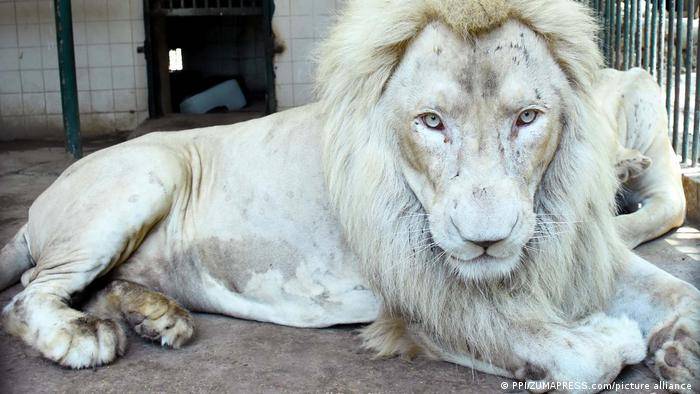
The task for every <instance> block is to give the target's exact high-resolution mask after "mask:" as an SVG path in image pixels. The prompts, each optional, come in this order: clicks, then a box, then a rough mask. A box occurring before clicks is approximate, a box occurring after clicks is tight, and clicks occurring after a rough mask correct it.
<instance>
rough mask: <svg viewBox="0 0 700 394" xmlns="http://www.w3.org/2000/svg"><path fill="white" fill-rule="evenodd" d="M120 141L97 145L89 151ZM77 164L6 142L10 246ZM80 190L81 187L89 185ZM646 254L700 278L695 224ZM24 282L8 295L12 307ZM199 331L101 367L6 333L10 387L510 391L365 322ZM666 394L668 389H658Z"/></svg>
mask: <svg viewBox="0 0 700 394" xmlns="http://www.w3.org/2000/svg"><path fill="white" fill-rule="evenodd" d="M110 143H111V142H105V143H100V144H90V145H88V146H87V147H86V149H85V151H86V153H90V152H93V151H95V150H96V149H99V148H102V147H104V146H107V145H109V144H110ZM70 163H71V160H70V158H69V157H68V156H67V155H66V154H65V153H64V150H63V147H62V146H56V145H54V146H50V145H45V144H44V145H42V144H36V143H4V144H0V244H2V245H4V243H5V242H6V241H7V240H9V238H10V237H11V236H12V235H13V234H14V233H15V232H16V230H17V229H18V228H19V227H20V225H21V224H22V223H23V222H24V221H25V220H26V215H27V209H28V207H29V205H30V204H31V203H32V201H33V200H34V199H35V198H36V196H37V195H38V194H39V193H41V191H42V190H44V188H46V187H47V186H48V185H49V184H50V183H51V182H52V181H53V180H54V179H55V178H56V177H57V176H58V175H59V174H60V173H61V171H62V170H63V169H64V168H65V167H67V166H68V165H69V164H70ZM79 192H80V191H79V190H76V193H79ZM638 253H639V254H641V255H642V256H644V257H645V258H647V259H649V260H650V261H652V262H654V263H656V264H657V265H658V266H660V267H661V268H663V269H665V270H667V271H669V272H671V273H672V274H674V275H677V276H679V277H681V278H683V279H685V280H687V281H690V282H691V283H693V284H694V285H695V286H698V285H699V284H700V263H699V262H698V260H700V232H698V231H697V230H696V229H695V228H693V227H691V226H686V227H683V228H681V229H680V230H679V231H677V232H674V233H672V234H668V235H666V236H665V237H663V238H662V239H659V240H656V241H654V242H651V243H648V244H646V245H642V246H641V247H640V248H638ZM19 290H20V286H19V285H16V286H14V287H12V288H10V289H8V290H6V291H5V292H2V293H0V305H5V304H6V303H7V302H8V301H9V300H10V298H11V297H12V296H13V295H14V294H16V293H17V292H18V291H19ZM194 316H195V319H196V330H197V332H196V335H195V338H194V340H193V341H192V342H191V343H190V344H189V345H187V346H185V347H184V348H183V349H180V350H170V349H163V348H161V347H159V346H157V345H155V344H151V343H148V342H146V341H144V340H143V339H141V338H139V337H137V336H135V335H133V334H132V335H130V337H129V348H128V350H127V353H126V355H125V356H124V357H122V358H120V359H119V360H117V361H116V362H115V363H113V364H112V365H109V366H106V367H102V368H97V369H95V370H82V371H72V370H67V369H63V368H60V367H58V366H56V365H54V364H52V363H51V362H48V361H46V360H44V359H42V358H40V357H39V355H38V354H37V353H36V352H35V351H33V350H31V349H30V348H28V347H26V346H24V345H23V344H22V343H20V342H19V341H18V340H17V339H15V338H12V337H10V336H8V335H7V334H5V333H0V392H2V393H15V392H17V393H25V392H56V391H58V392H103V393H112V392H115V393H116V392H119V393H122V392H176V393H179V392H210V391H214V392H246V393H247V392H323V393H329V392H400V393H403V392H441V393H442V392H463V393H464V392H466V393H489V392H493V393H503V392H506V391H509V392H513V391H518V390H512V385H511V386H509V389H508V390H503V389H501V384H502V382H508V384H512V383H511V382H510V381H509V380H507V379H503V378H500V377H496V376H489V375H484V374H481V373H478V372H474V371H472V370H470V369H468V368H463V367H459V366H456V365H452V364H448V363H444V362H438V361H431V360H426V359H423V358H419V359H416V360H414V361H412V362H408V361H405V360H401V359H397V358H395V359H379V360H377V359H373V358H372V354H370V353H368V352H366V351H364V350H361V349H360V347H359V345H360V341H359V339H358V338H357V336H356V333H355V329H356V328H357V327H338V328H331V329H322V330H316V329H295V328H289V327H281V326H275V325H271V324H264V323H257V322H250V321H243V320H238V319H233V318H227V317H223V316H216V315H207V314H195V315H194ZM617 381H618V382H625V383H630V382H634V383H649V384H650V385H653V384H654V383H655V380H654V377H653V375H652V374H651V372H649V371H648V370H647V369H646V368H645V367H643V366H641V365H637V366H634V367H630V368H627V369H625V370H624V371H623V373H622V375H621V376H620V377H619V378H618V380H617ZM653 391H654V392H657V393H662V392H663V390H653Z"/></svg>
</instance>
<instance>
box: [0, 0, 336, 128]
mask: <svg viewBox="0 0 700 394" xmlns="http://www.w3.org/2000/svg"><path fill="white" fill-rule="evenodd" d="M343 1H344V0H275V14H274V17H273V27H274V30H275V33H276V34H277V39H278V41H280V42H281V43H283V44H284V47H285V50H284V52H282V53H281V54H278V55H277V56H276V57H275V70H276V78H277V79H276V91H277V100H278V107H279V109H285V108H290V107H294V106H298V105H303V104H306V103H309V102H310V101H312V100H313V95H312V81H313V77H312V76H313V73H314V66H313V63H312V60H311V51H312V50H313V49H314V48H315V47H316V46H317V45H318V44H319V42H320V41H321V40H322V39H323V38H325V36H326V34H327V31H328V29H329V27H330V25H331V23H332V21H333V19H334V14H335V12H336V10H337V9H338V8H339V7H340V5H341V4H342V2H343ZM142 4H143V1H142V0H72V5H73V29H74V31H73V33H74V40H75V60H76V67H77V79H78V81H77V82H78V101H79V105H80V112H81V129H82V132H83V135H84V136H96V135H103V134H107V133H110V132H113V131H117V130H131V129H133V128H134V127H136V126H137V125H138V124H139V123H140V122H142V121H143V120H145V119H146V118H147V117H148V102H147V101H148V92H147V79H146V63H145V57H144V55H143V54H140V53H137V50H136V48H137V47H138V46H141V45H142V44H143V41H144V23H143V8H142ZM62 135H63V124H62V117H61V94H60V85H59V75H58V61H57V54H56V28H55V20H54V13H53V1H52V0H0V140H2V139H15V138H37V137H38V138H46V137H49V138H56V139H60V138H62Z"/></svg>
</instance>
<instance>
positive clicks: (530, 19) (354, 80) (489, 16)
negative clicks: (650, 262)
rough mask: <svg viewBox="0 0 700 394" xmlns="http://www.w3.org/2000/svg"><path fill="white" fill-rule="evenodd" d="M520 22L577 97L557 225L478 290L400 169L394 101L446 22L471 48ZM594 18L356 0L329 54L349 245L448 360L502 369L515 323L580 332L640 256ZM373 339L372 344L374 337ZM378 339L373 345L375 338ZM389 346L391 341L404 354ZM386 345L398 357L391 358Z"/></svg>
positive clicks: (575, 6) (451, 1) (565, 10)
mask: <svg viewBox="0 0 700 394" xmlns="http://www.w3.org/2000/svg"><path fill="white" fill-rule="evenodd" d="M509 19H514V20H517V21H519V22H520V23H522V24H524V25H526V26H528V27H529V28H530V29H532V30H533V31H534V32H535V33H537V34H539V35H540V36H541V37H543V39H544V40H545V42H547V44H548V46H549V48H550V51H551V53H552V55H553V57H554V58H555V60H556V61H557V62H558V64H559V66H560V67H561V69H562V70H563V72H564V73H565V74H566V76H567V77H568V81H569V83H570V85H571V87H572V89H573V91H574V95H573V97H568V98H566V100H565V101H566V103H567V108H566V109H565V111H564V112H565V114H566V115H565V119H564V124H565V128H564V130H563V131H562V134H561V139H560V141H559V145H558V148H557V152H556V154H555V157H554V159H553V160H552V162H551V163H550V165H549V167H548V169H547V170H546V172H545V174H544V176H543V179H542V181H541V183H540V185H539V188H538V191H537V192H536V195H535V210H536V213H537V214H539V215H542V216H541V217H544V218H546V220H542V221H540V222H539V223H538V225H537V226H538V230H539V231H540V232H545V233H547V234H549V235H550V236H549V237H546V238H544V239H540V240H537V241H536V240H532V241H531V242H530V243H529V244H528V247H527V248H526V251H525V252H524V253H523V256H522V261H521V265H520V266H519V267H518V269H517V270H515V271H514V272H513V273H512V275H510V276H509V277H505V278H501V279H499V280H483V281H473V282H465V281H464V280H463V279H460V278H459V277H458V276H457V275H455V273H454V272H451V271H450V268H449V266H448V264H445V263H443V261H442V258H443V257H441V253H440V251H439V250H435V249H434V248H427V247H426V242H427V241H426V234H428V233H427V231H428V230H427V228H428V227H427V223H426V218H425V216H424V211H423V208H422V206H421V204H420V203H419V202H418V200H417V198H416V197H415V196H414V194H413V192H412V191H411V189H410V188H409V187H408V185H407V183H406V181H405V180H404V178H403V176H402V173H401V171H400V169H399V165H398V163H399V154H400V153H399V149H398V143H397V139H396V132H395V125H392V124H387V122H386V120H385V119H386V118H388V117H387V116H385V115H384V114H383V113H382V105H381V101H382V92H383V89H384V86H385V85H386V83H387V81H388V80H389V79H390V78H391V76H392V73H393V71H394V69H395V68H396V67H397V65H398V64H399V62H400V61H401V58H402V56H403V53H404V51H405V49H406V48H407V46H408V44H409V43H410V41H411V40H412V39H413V38H414V37H416V36H417V35H418V34H419V33H420V32H421V30H422V29H423V28H424V27H425V26H426V25H427V24H428V23H431V22H433V21H440V22H442V23H444V24H445V25H446V26H448V27H450V28H451V29H453V30H454V31H455V32H456V33H458V34H460V35H461V36H463V37H465V38H466V39H469V38H470V37H474V36H477V35H479V34H481V33H484V32H486V31H489V30H492V29H494V28H496V27H498V26H500V25H501V24H503V23H504V22H505V21H507V20H509ZM596 30H597V25H596V23H595V20H594V18H593V17H592V16H591V14H590V11H589V10H588V9H587V8H585V7H584V6H582V5H580V4H579V3H576V2H574V1H566V0H508V1H505V0H494V1H485V0H469V1H457V0H382V1H378V0H355V1H350V2H349V4H348V5H347V7H346V9H345V10H344V12H343V13H342V14H341V17H340V18H339V23H338V24H337V25H336V27H335V28H334V29H333V30H332V32H331V35H330V38H329V39H328V40H327V41H326V42H325V43H324V44H323V46H322V47H321V50H320V52H319V55H320V57H319V58H320V61H319V68H318V79H317V85H316V88H317V94H318V96H319V99H320V106H321V110H322V118H323V119H322V120H323V122H324V127H325V130H326V134H325V136H324V138H325V141H324V148H323V149H324V152H323V158H324V171H325V175H326V182H327V186H328V189H329V192H330V196H331V200H332V203H333V204H334V207H335V209H336V211H337V214H338V216H339V219H340V221H341V223H342V225H343V230H344V232H345V236H346V238H347V240H348V242H349V244H350V245H351V247H352V248H353V249H354V251H355V252H356V253H357V254H358V255H359V258H360V264H361V270H362V272H363V274H364V275H365V277H366V279H367V280H368V281H369V283H370V286H371V287H372V288H373V290H374V291H375V292H376V293H377V294H378V295H379V296H380V297H381V299H382V301H383V306H384V314H385V316H389V317H395V318H398V319H401V320H402V321H404V322H407V323H410V324H419V325H420V326H421V328H422V331H423V332H426V333H428V335H430V336H431V338H432V339H433V340H435V341H436V342H437V343H440V345H441V346H442V347H443V348H444V349H448V350H450V351H455V352H470V353H472V354H479V355H480V356H481V357H488V358H489V359H491V360H494V359H495V358H496V357H497V355H498V354H499V353H501V352H499V351H498V349H502V347H503V346H508V345H507V338H508V337H509V335H508V333H507V332H506V331H505V330H507V327H512V324H510V322H520V323H522V322H530V321H531V322H533V323H534V322H537V321H548V322H562V323H564V322H566V321H569V320H572V319H577V318H580V317H583V316H585V315H586V314H587V313H590V312H591V311H593V310H596V309H600V308H602V307H603V306H604V304H605V302H606V300H607V299H608V297H609V296H610V293H611V288H612V282H613V278H614V276H615V272H616V271H617V270H618V269H619V267H620V265H621V264H622V262H623V261H624V259H625V256H626V253H627V252H626V250H625V249H624V247H623V246H622V243H621V242H620V240H619V237H618V235H617V233H616V232H615V228H614V226H613V223H612V217H613V214H612V211H613V208H614V195H615V191H616V188H617V182H616V179H615V176H614V173H613V168H612V166H611V165H610V163H611V162H612V155H613V153H614V152H613V151H612V145H614V144H610V143H609V141H611V140H612V137H611V136H610V134H609V133H610V131H609V129H606V128H605V127H602V125H601V122H599V121H598V119H597V115H596V111H595V110H594V106H593V104H592V101H591V98H590V92H589V88H590V86H591V81H592V78H593V76H594V73H595V71H596V70H597V69H598V68H599V67H600V65H601V56H600V53H599V50H598V47H597V42H596V40H595V38H594V37H595V33H596ZM370 336H371V334H370ZM370 340H371V338H370ZM391 346H392V345H391V344H388V343H381V344H379V343H377V344H374V347H375V348H377V347H379V348H380V349H379V350H380V352H382V353H392V352H394V351H395V350H396V349H390V347H391ZM382 347H387V348H386V349H382Z"/></svg>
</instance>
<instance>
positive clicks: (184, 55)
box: [144, 0, 276, 118]
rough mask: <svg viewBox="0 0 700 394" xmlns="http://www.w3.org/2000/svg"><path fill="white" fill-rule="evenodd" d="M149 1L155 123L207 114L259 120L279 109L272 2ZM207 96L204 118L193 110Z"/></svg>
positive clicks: (147, 45)
mask: <svg viewBox="0 0 700 394" xmlns="http://www.w3.org/2000/svg"><path fill="white" fill-rule="evenodd" d="M144 2H145V3H146V4H145V6H146V7H145V9H146V10H148V11H147V12H146V30H147V35H146V39H147V42H146V52H147V59H148V70H149V103H150V106H149V107H150V108H149V109H150V116H151V118H158V117H160V116H163V115H169V114H177V113H203V112H206V113H222V112H240V113H242V115H243V116H244V118H245V116H246V114H250V117H251V118H252V117H257V116H259V115H260V114H267V113H271V112H274V111H275V110H276V100H275V94H274V72H273V64H272V51H273V37H272V28H271V16H272V12H273V9H272V7H273V2H272V0H144ZM222 86H225V87H226V89H227V90H224V91H223V92H224V93H222V90H221V89H222V88H221V87H222ZM212 92H218V93H217V94H214V93H212ZM239 94H241V95H240V96H239ZM202 97H206V105H204V106H199V107H197V108H198V110H202V112H192V111H193V109H192V105H189V104H191V103H192V102H193V101H194V102H196V103H201V102H202V100H200V98H202ZM231 97H236V98H238V97H242V99H241V100H231ZM221 99H225V100H224V101H226V102H227V104H218V103H219V102H220V101H221ZM231 101H233V102H235V103H236V105H238V104H240V107H239V106H236V105H234V106H231V105H229V104H230V102H231ZM243 102H245V105H243V104H242V103H243Z"/></svg>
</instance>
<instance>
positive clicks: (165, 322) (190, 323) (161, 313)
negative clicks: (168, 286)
mask: <svg viewBox="0 0 700 394" xmlns="http://www.w3.org/2000/svg"><path fill="white" fill-rule="evenodd" d="M158 301H159V305H153V306H152V307H151V308H144V309H145V312H146V313H145V314H144V313H141V312H131V313H129V314H127V320H128V322H129V324H131V326H132V327H133V329H134V331H136V333H137V334H139V335H141V336H142V337H144V338H146V339H149V340H152V341H157V342H160V344H161V345H162V346H170V347H173V348H176V349H177V348H179V347H180V346H182V345H184V344H185V343H186V342H187V341H188V340H189V339H190V338H192V334H194V319H193V318H192V316H191V315H190V313H189V312H187V311H186V310H185V309H184V308H182V307H181V306H179V305H177V304H176V303H175V302H173V301H170V300H167V299H165V298H163V299H160V300H158Z"/></svg>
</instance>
